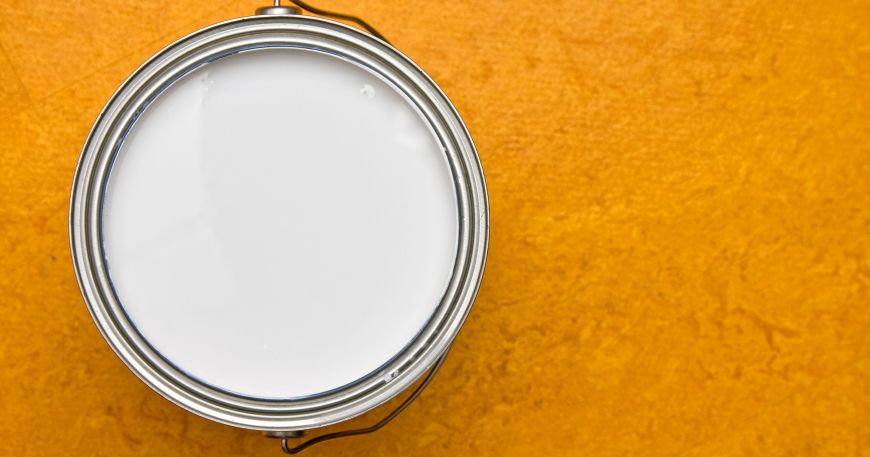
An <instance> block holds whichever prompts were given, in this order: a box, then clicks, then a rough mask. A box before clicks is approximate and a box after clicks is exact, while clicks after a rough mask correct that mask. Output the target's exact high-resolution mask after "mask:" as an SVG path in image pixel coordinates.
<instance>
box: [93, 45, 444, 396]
mask: <svg viewBox="0 0 870 457" xmlns="http://www.w3.org/2000/svg"><path fill="white" fill-rule="evenodd" d="M457 221H458V209H457V204H456V197H455V193H454V189H453V184H452V179H451V176H450V172H449V169H448V166H447V161H446V158H445V157H444V154H443V152H442V150H441V147H440V145H439V144H438V142H437V140H436V138H435V135H434V133H433V132H432V131H431V129H430V128H429V127H428V124H427V123H426V122H425V121H424V120H423V119H422V118H421V116H420V115H419V114H418V112H417V111H416V110H415V109H413V108H412V107H411V105H410V104H409V102H408V101H407V100H406V99H405V98H404V97H403V96H401V95H399V94H398V93H397V91H396V90H395V89H393V87H392V86H389V85H387V84H386V83H385V82H384V81H382V80H381V79H379V78H378V77H376V76H374V75H373V74H372V73H370V72H368V71H367V70H364V69H362V68H360V67H357V66H356V65H354V64H351V63H348V62H345V61H342V60H339V59H337V58H334V57H332V56H327V55H323V54H319V53H314V52H311V51H303V50H291V49H271V50H260V51H255V52H248V53H244V54H239V55H235V56H231V57H226V58H224V59H222V60H219V61H217V62H213V63H211V64H209V65H206V66H204V67H202V68H200V69H197V70H196V71H194V72H192V73H190V74H188V75H187V76H185V77H184V78H183V79H181V80H180V81H178V82H176V83H175V84H174V85H173V86H172V87H170V88H169V89H168V90H167V91H165V92H164V93H163V94H162V95H161V96H160V97H159V98H157V100H156V101H155V102H154V103H153V104H152V105H151V106H150V107H148V108H147V110H146V111H145V113H144V114H143V115H142V116H141V118H140V119H139V120H138V121H137V122H136V123H135V124H134V127H133V129H132V130H131V132H130V134H129V136H128V137H127V138H126V140H125V141H124V143H123V145H122V147H121V150H120V152H119V155H118V158H117V160H116V162H115V164H114V168H113V169H112V173H111V176H110V178H109V184H108V188H107V197H106V201H105V207H104V210H103V230H104V247H105V251H106V260H107V263H108V266H109V271H110V275H111V279H112V282H113V284H114V286H115V289H116V291H117V295H118V297H119V299H120V301H121V302H122V304H123V307H124V309H125V310H126V312H127V314H128V315H129V317H130V319H131V320H132V322H133V323H134V325H136V327H137V328H138V329H139V331H140V332H141V333H142V335H143V336H144V337H145V339H146V340H148V342H150V343H151V345H152V346H153V347H154V348H155V349H156V350H157V351H158V352H160V353H161V354H162V355H163V356H164V357H166V358H167V359H168V360H169V361H170V362H171V363H173V364H174V365H175V366H177V367H178V368H179V369H181V370H182V371H184V372H186V373H188V374H189V375H191V376H193V377H195V378H197V379H200V380H201V381H203V382H205V383H207V384H210V385H212V386H215V387H218V388H221V389H224V390H227V391H230V392H235V393H238V394H243V395H247V396H252V397H257V398H296V397H302V396H307V395H313V394H317V393H321V392H325V391H328V390H331V389H335V388H338V387H341V386H344V385H346V384H348V383H351V382H353V381H356V380H358V379H360V378H362V377H364V376H366V375H367V374H369V373H372V372H374V371H375V370H377V369H378V368H379V367H380V366H381V365H382V364H384V363H386V362H387V361H389V360H390V359H391V358H392V357H394V356H395V355H396V354H398V353H399V352H400V351H401V350H402V349H403V348H404V346H405V345H406V344H408V343H409V342H410V341H411V340H412V339H413V338H414V336H415V335H416V334H417V333H418V332H419V331H420V330H421V329H422V328H423V326H424V325H425V323H426V322H427V320H428V319H429V317H430V316H431V315H432V313H433V312H434V310H435V308H436V307H437V305H438V302H439V300H440V298H441V296H442V294H443V293H444V291H445V289H446V285H447V282H448V280H449V277H450V274H451V271H452V267H453V262H454V257H455V252H456V244H457V236H458V234H457V231H458V228H457V227H458V222H457Z"/></svg>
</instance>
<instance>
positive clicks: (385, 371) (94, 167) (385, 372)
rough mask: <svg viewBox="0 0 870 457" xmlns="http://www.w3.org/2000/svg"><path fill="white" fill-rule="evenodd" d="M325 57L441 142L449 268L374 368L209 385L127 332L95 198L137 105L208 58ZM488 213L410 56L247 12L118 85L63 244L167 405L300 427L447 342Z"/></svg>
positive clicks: (372, 400)
mask: <svg viewBox="0 0 870 457" xmlns="http://www.w3.org/2000/svg"><path fill="white" fill-rule="evenodd" d="M275 47H285V48H298V49H307V50H312V51H317V52H322V53H326V54H330V55H333V56H336V57H339V58H341V59H344V60H346V61H350V62H353V63H354V64H357V65H359V66H362V67H364V68H366V69H368V70H370V71H372V72H374V73H376V74H378V75H379V76H380V77H382V78H383V79H385V80H386V81H388V82H389V83H390V84H391V85H393V87H395V88H397V90H399V91H400V92H401V93H403V95H404V96H405V97H406V98H407V99H408V100H409V101H410V102H411V103H412V104H413V105H414V106H415V107H416V108H417V109H418V110H419V112H420V113H421V114H422V115H423V117H424V118H425V119H426V120H427V122H428V123H429V124H430V126H431V128H432V130H433V132H434V133H435V135H436V137H437V138H438V140H439V141H440V143H441V145H442V147H443V148H444V152H445V155H446V157H447V160H448V163H449V166H450V170H451V173H452V176H453V180H454V185H455V192H456V198H457V206H458V208H459V215H458V216H459V243H458V251H457V255H456V261H455V265H454V268H453V275H452V278H451V280H450V283H449V285H448V287H447V290H446V293H445V295H444V296H443V297H442V300H441V302H440V304H439V306H438V308H437V310H436V311H435V313H434V315H433V316H432V318H431V319H430V320H429V322H428V323H427V324H426V326H425V327H424V329H423V330H422V331H421V332H420V334H419V335H418V336H417V338H416V339H415V340H414V341H412V342H410V344H409V345H408V346H407V347H406V348H405V349H404V350H403V351H402V352H401V353H400V354H399V355H398V356H396V357H395V358H394V359H393V360H392V361H390V362H389V363H387V364H386V365H385V366H384V367H382V368H381V369H380V370H378V371H376V372H373V373H371V374H369V375H368V376H367V377H365V378H363V379H361V380H359V381H357V382H356V383H354V384H352V385H349V386H345V387H343V388H340V389H337V390H335V391H331V392H327V393H324V394H320V395H317V396H313V397H308V398H304V399H297V400H280V401H279V400H274V401H273V400H260V399H254V398H248V397H243V396H239V395H235V394H231V393H228V392H224V391H221V390H218V389H216V388H213V387H210V386H207V385H205V384H203V383H201V382H199V381H197V380H195V379H193V378H191V377H189V376H187V375H186V374H185V373H183V372H181V371H179V370H178V369H176V368H175V367H173V366H172V365H171V364H170V363H169V362H168V361H167V360H165V359H164V358H163V357H162V356H160V354H158V353H156V352H155V351H154V350H153V349H152V348H151V347H150V345H149V344H148V342H147V341H145V340H144V339H143V338H142V336H141V335H140V334H139V333H138V332H137V331H136V329H135V328H134V326H133V325H132V323H131V322H130V321H129V319H128V318H127V316H126V314H125V313H124V311H123V309H122V307H121V305H120V303H119V301H118V298H117V297H116V295H115V292H114V290H113V288H112V284H111V282H110V280H109V275H108V271H107V267H106V263H105V256H104V252H103V247H102V241H101V240H102V224H101V217H102V214H101V213H102V202H103V196H104V193H105V189H106V182H107V180H108V176H109V172H110V170H111V166H112V162H113V160H114V157H115V156H116V154H117V153H118V150H119V148H120V145H121V143H122V142H123V139H124V136H125V135H126V133H127V132H128V131H129V129H130V127H131V126H132V125H133V123H134V122H135V121H136V119H137V118H138V116H139V115H140V114H141V113H142V111H143V110H144V109H145V108H146V107H147V106H148V104H149V103H150V102H151V101H153V100H154V99H155V98H156V97H158V96H160V94H161V93H162V92H163V91H164V90H165V89H166V88H167V87H169V86H170V85H171V84H172V83H173V82H175V81H177V80H178V79H179V78H181V77H183V76H184V75H185V74H187V73H189V72H191V71H193V70H194V69H196V68H198V67H200V66H202V65H206V64H208V63H209V62H211V61H214V60H217V59H220V58H222V57H225V56H228V55H233V54H236V53H240V52H251V51H255V50H257V49H263V48H275ZM488 225H489V210H488V207H487V200H486V189H485V185H484V179H483V173H482V170H481V168H480V163H479V160H478V156H477V153H476V151H475V149H474V145H473V143H472V141H471V138H470V136H469V134H468V132H467V130H466V128H465V125H464V124H463V122H462V120H461V119H460V117H459V115H458V114H457V112H456V110H455V108H454V107H453V105H452V104H451V103H450V101H449V100H448V99H447V97H446V96H444V94H443V93H442V92H441V90H440V89H439V88H438V86H436V85H435V83H434V82H433V81H432V80H431V79H430V78H429V77H428V76H426V74H425V73H424V72H423V71H422V70H421V69H420V68H419V67H417V66H416V65H415V64H414V63H413V62H411V60H410V59H408V58H407V57H405V56H404V55H402V54H401V53H399V52H398V51H397V50H395V49H394V48H392V47H391V46H389V45H388V44H385V43H384V42H382V41H380V40H377V39H375V38H373V37H371V36H369V35H366V34H364V33H362V32H359V31H357V30H356V29H353V28H350V27H347V26H344V25H342V24H339V23H336V22H333V21H328V20H323V19H317V18H311V17H305V16H254V17H246V18H241V19H236V20H232V21H228V22H223V23H220V24H217V25H214V26H211V27H208V28H206V29H202V30H200V31H197V32H195V33H193V34H191V35H189V36H187V37H185V38H182V39H181V40H179V41H177V42H175V43H173V44H172V45H170V46H168V47H167V48H165V49H164V50H162V51H160V52H159V53H157V54H156V55H155V56H154V57H152V58H151V59H150V60H149V61H148V62H146V63H145V64H144V65H143V66H142V67H140V68H139V69H138V70H137V71H136V72H135V73H133V75H131V76H130V78H128V79H127V81H126V82H125V83H124V84H123V85H122V86H121V87H120V88H119V89H118V91H117V92H116V93H115V94H114V96H113V97H112V98H111V99H110V100H109V102H108V104H107V105H106V107H105V108H104V109H103V112H102V113H101V114H100V116H99V117H98V118H97V121H96V123H95V124H94V126H93V128H92V130H91V132H90V135H89V136H88V139H87V141H86V143H85V146H84V149H83V151H82V156H81V159H80V161H79V164H78V168H77V170H76V175H75V179H74V183H73V190H72V197H71V204H70V244H71V250H72V256H73V262H74V265H75V270H76V275H77V278H78V281H79V285H80V287H81V290H82V294H83V296H84V298H85V301H86V302H87V304H88V308H89V310H90V312H91V314H92V316H93V318H94V321H95V322H96V324H97V326H98V327H99V329H100V331H101V332H102V334H103V336H104V337H105V338H106V340H107V341H108V342H109V344H110V346H111V347H112V349H113V350H114V351H115V352H116V353H117V354H118V356H119V357H120V358H121V359H122V360H123V361H124V363H126V364H127V366H128V367H129V368H130V369H131V370H132V371H133V372H134V373H135V374H136V375H137V376H139V377H140V378H141V379H142V380H143V381H144V382H145V383H146V384H148V385H149V386H150V387H151V388H153V389H154V390H156V391H157V392H158V393H160V394H161V395H163V396H164V397H166V398H168V399H169V400H171V401H173V402H175V403H176V404H178V405H180V406H182V407H184V408H186V409H188V410H189V411H192V412H194V413H196V414H199V415H201V416H203V417H206V418H208V419H212V420H215V421H217V422H221V423H225V424H228V425H233V426H237V427H243V428H250V429H256V430H263V431H291V430H303V429H310V428H315V427H321V426H325V425H329V424H334V423H337V422H341V421H344V420H347V419H350V418H352V417H354V416H357V415H360V414H363V413H365V412H366V411H369V410H371V409H373V408H375V407H377V406H379V405H381V404H383V403H385V402H386V401H388V400H389V399H390V398H392V397H394V396H396V395H397V394H399V393H400V392H402V391H403V390H405V389H406V388H408V387H409V386H410V385H411V384H413V383H414V381H415V380H417V379H418V378H419V377H420V376H422V375H423V373H425V371H426V370H427V369H428V368H429V367H430V366H432V364H433V363H434V362H435V361H436V359H437V358H438V357H439V356H440V355H442V354H443V353H444V352H445V351H446V350H447V349H448V348H449V346H450V344H451V342H452V341H453V338H454V337H455V336H456V334H457V333H458V331H459V329H460V327H461V326H462V323H463V321H464V320H465V317H466V316H467V314H468V312H469V309H470V307H471V304H472V302H473V300H474V297H475V295H476V293H477V288H478V286H479V284H480V279H481V275H482V273H483V266H484V263H485V257H486V248H487V237H488Z"/></svg>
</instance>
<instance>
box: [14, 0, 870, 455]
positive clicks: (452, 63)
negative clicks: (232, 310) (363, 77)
mask: <svg viewBox="0 0 870 457" xmlns="http://www.w3.org/2000/svg"><path fill="white" fill-rule="evenodd" d="M319 4H321V6H323V7H330V8H335V9H338V10H345V11H352V12H359V13H361V14H363V15H364V16H365V17H366V18H367V19H369V20H370V21H371V22H372V23H374V24H376V25H377V26H378V27H379V28H380V29H381V30H382V31H383V32H384V33H385V34H386V35H387V36H388V37H390V38H391V39H392V40H393V42H394V43H395V44H396V45H397V46H398V47H399V48H400V49H402V50H403V51H404V52H406V53H407V54H408V55H409V56H410V57H412V58H413V59H414V60H416V61H417V62H418V63H419V64H420V65H421V66H422V67H423V68H425V69H426V70H427V71H428V72H429V73H430V74H431V75H432V77H433V78H434V79H435V80H436V81H437V82H438V83H439V84H441V86H442V87H443V88H444V90H445V91H446V93H447V94H448V95H449V96H450V97H451V98H452V100H453V101H454V102H455V104H456V105H457V107H458V108H459V110H460V112H461V113H462V114H463V116H464V117H465V119H466V121H467V123H468V126H469V128H470V130H471V132H472V134H473V135H474V138H475V141H476V143H477V145H478V147H479V150H480V155H481V158H482V161H483V164H484V167H485V171H486V175H487V179H488V183H489V189H490V192H491V194H490V197H491V205H492V243H491V250H490V257H489V264H488V269H487V273H486V278H485V280H484V284H483V287H482V290H481V294H480V298H479V300H478V301H477V303H476V305H475V308H474V310H473V312H472V314H471V316H470V318H469V320H468V322H467V325H466V327H465V329H464V330H463V332H462V333H461V335H460V338H459V340H458V342H457V344H456V346H455V348H454V350H453V352H452V353H451V356H450V358H449V359H448V361H447V363H446V365H445V367H444V368H443V370H442V372H441V373H440V374H439V376H438V378H437V379H436V381H435V382H434V383H433V385H432V386H431V388H430V389H429V390H428V391H427V392H426V393H425V394H424V395H423V397H421V398H420V399H419V401H418V402H417V403H416V404H414V405H413V406H412V407H411V408H410V409H409V410H408V411H407V412H406V413H405V414H404V415H402V416H401V417H400V418H399V419H397V421H396V422H395V423H393V424H391V425H390V426H389V427H388V428H386V429H384V430H383V431H381V432H379V433H377V434H376V435H372V436H368V437H361V438H356V439H349V440H346V441H341V442H335V443H330V444H325V445H322V447H315V448H313V449H312V450H311V451H310V455H311V456H327V455H332V456H351V455H370V456H404V455H414V456H437V455H480V456H520V455H523V456H526V455H577V456H610V455H758V456H777V455H860V454H867V453H870V426H868V424H870V256H868V254H870V3H868V2H867V1H797V2H784V1H750V0H732V1H712V2H711V1H689V2H684V1H675V0H671V1H667V0H647V1H637V0H631V1H628V2H616V1H611V2H594V1H589V2H587V1H576V0H575V1H568V0H563V1H539V2H532V1H520V0H510V1H500V2H494V1H493V2H480V1H475V2H464V1H457V2H448V3H445V2H425V1H400V0H386V1H381V2H352V1H350V0H321V1H320V2H319ZM257 6H260V5H259V3H257V2H256V1H250V0H245V1H240V0H231V1H216V2H206V1H199V2H190V1H179V0H173V1H169V0H157V1H147V0H142V1H136V2H123V3H122V2H109V1H106V0H94V1H87V2H44V1H42V2H41V1H22V0H13V1H7V2H3V3H2V4H0V454H2V455H4V456H6V455H8V456H49V455H89V456H90V455H94V456H113V457H114V456H126V455H131V456H132V455H137V456H144V455H153V456H165V455H212V456H230V455H233V456H238V455H260V456H266V455H276V456H277V455H279V454H280V451H279V449H278V445H277V443H276V442H274V441H271V440H267V439H265V438H262V437H261V436H259V435H258V434H256V433H253V432H246V431H241V430H234V429H231V428H228V427H224V426H221V425H217V424H214V423H211V422H208V421H206V420H203V419H200V418H198V417H195V416H193V415H191V414H188V413H186V412H183V411H182V410H181V409H179V408H177V407H175V406H173V405H172V404H170V403H168V402H167V401H165V400H163V399H162V398H161V397H159V396H158V395H157V394H155V393H153V392H152V391H150V390H149V389H148V388H147V387H145V386H144V385H143V384H142V383H141V382H139V381H138V380H137V379H136V378H135V377H134V376H133V375H132V374H131V373H129V372H128V371H127V369H126V368H125V367H124V365H123V364H122V363H121V362H120V361H119V360H118V359H117V358H116V357H115V356H114V355H113V354H112V352H111V351H110V350H109V348H108V346H107V345H106V344H105V343H104V342H103V340H102V339H101V337H100V335H99V333H98V332H97V330H96V328H95V326H94V325H93V324H92V322H91V320H90V317H89V315H88V313H87V311H86V308H85V306H84V304H83V302H82V300H81V298H80V296H79V292H78V289H77V286H76V283H75V279H74V276H73V273H72V267H71V262H70V258H69V252H68V247H67V226H66V215H67V205H68V193H69V187H70V182H71V179H72V173H73V169H74V166H75V163H76V160H77V157H78V154H79V150H80V147H81V145H82V142H83V140H84V138H85V135H86V133H87V131H88V129H89V127H90V125H91V123H92V121H93V120H94V118H95V117H96V115H97V113H98V112H99V110H100V108H101V107H102V105H103V103H104V102H105V101H106V100H107V99H108V97H109V96H110V95H111V93H112V92H113V90H114V89H115V88H116V87H117V85H118V84H119V83H120V82H121V81H122V80H123V79H124V78H125V77H126V76H127V75H128V74H129V73H130V72H132V71H133V70H134V69H135V68H136V67H137V66H138V65H139V64H140V63H141V62H142V61H144V60H145V59H146V58H147V57H148V56H149V55H151V54H152V53H154V52H155V51H157V50H158V49H160V48H161V47H162V46H164V45H165V44H167V43H169V42H170V41H171V40H173V39H175V38H178V37H180V36H182V35H184V34H186V33H188V32H190V31H193V30H194V29H196V28H198V27H200V26H204V25H207V24H210V23H213V22H216V21H219V20H223V19H228V18H232V17H236V16H239V15H245V14H248V13H250V12H251V11H253V9H254V8H255V7H257ZM368 420H371V418H368Z"/></svg>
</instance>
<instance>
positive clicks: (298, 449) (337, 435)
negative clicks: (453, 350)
mask: <svg viewBox="0 0 870 457" xmlns="http://www.w3.org/2000/svg"><path fill="white" fill-rule="evenodd" d="M291 1H293V3H296V2H295V1H294V0H291ZM446 358H447V352H444V354H442V355H441V357H438V359H437V360H436V361H435V364H434V365H432V368H430V369H429V373H427V374H426V377H425V378H423V381H422V382H421V383H420V385H418V386H417V388H416V389H414V392H413V393H411V395H409V396H408V398H406V399H405V400H404V401H402V403H401V404H400V405H399V406H397V407H396V409H394V410H393V411H392V412H391V413H390V414H388V415H387V416H385V417H384V418H383V419H381V420H380V421H378V422H377V423H375V424H374V425H370V426H368V427H363V428H356V429H351V430H342V431H339V432H333V433H327V434H325V435H320V436H317V437H314V438H311V439H309V440H307V441H304V442H303V443H302V444H299V445H297V446H295V447H290V446H289V445H288V444H287V439H288V437H282V438H281V450H283V451H284V453H285V454H298V453H300V452H302V451H304V450H305V449H307V448H309V447H311V446H314V445H315V444H317V443H322V442H324V441H329V440H334V439H336V438H344V437H347V436H355V435H365V434H367V433H372V432H376V431H378V430H379V429H380V428H381V427H383V426H385V425H387V424H388V423H390V421H391V420H393V419H395V418H396V416H398V415H399V414H400V413H401V412H402V411H404V410H405V408H407V407H408V406H409V405H410V404H411V402H413V401H414V400H415V399H416V398H417V397H418V396H420V393H421V392H423V389H425V388H426V386H428V385H429V382H431V381H432V377H434V376H435V373H436V372H438V369H439V368H441V364H442V363H444V359H446Z"/></svg>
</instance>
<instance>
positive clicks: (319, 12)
mask: <svg viewBox="0 0 870 457" xmlns="http://www.w3.org/2000/svg"><path fill="white" fill-rule="evenodd" d="M290 3H292V4H294V5H296V6H298V7H299V8H302V9H303V10H305V11H308V12H309V13H312V14H317V15H319V16H325V17H331V18H333V19H339V20H342V21H350V22H353V23H355V24H357V25H359V26H360V27H362V28H364V29H366V31H367V32H369V33H371V34H372V35H374V36H375V37H377V38H380V39H381V40H383V41H384V42H386V43H389V40H387V39H386V38H384V36H383V35H381V32H378V30H377V29H375V28H374V27H372V26H371V24H369V23H368V22H366V21H365V20H364V19H363V18H361V17H358V16H354V15H351V14H345V13H337V12H335V11H327V10H324V9H320V8H318V7H316V6H313V5H309V4H308V3H305V2H302V1H300V0H290ZM280 5H281V0H275V6H280Z"/></svg>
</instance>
